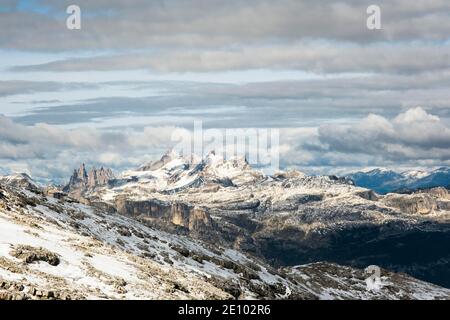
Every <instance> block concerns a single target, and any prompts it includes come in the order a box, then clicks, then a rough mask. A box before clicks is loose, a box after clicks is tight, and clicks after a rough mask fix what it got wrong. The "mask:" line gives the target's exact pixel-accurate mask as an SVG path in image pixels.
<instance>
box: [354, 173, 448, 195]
mask: <svg viewBox="0 0 450 320" xmlns="http://www.w3.org/2000/svg"><path fill="white" fill-rule="evenodd" d="M347 177H348V178H350V179H351V180H353V181H354V182H355V184H356V185H357V186H360V187H363V188H369V189H372V190H374V191H376V192H378V193H381V194H386V193H389V192H396V191H403V192H404V191H415V190H419V189H428V188H433V187H450V169H449V168H439V169H436V170H432V171H429V172H427V171H417V170H410V171H403V172H395V171H392V170H386V169H374V170H371V171H365V172H363V171H360V172H355V173H351V174H349V175H347Z"/></svg>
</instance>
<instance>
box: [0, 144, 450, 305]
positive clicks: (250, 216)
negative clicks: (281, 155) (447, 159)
mask: <svg viewBox="0 0 450 320" xmlns="http://www.w3.org/2000/svg"><path fill="white" fill-rule="evenodd" d="M89 172H90V173H89ZM0 219H2V223H0V226H3V229H4V230H3V231H2V232H0V243H3V247H0V249H1V250H2V251H1V252H2V253H3V254H2V259H1V260H0V278H2V279H0V280H4V281H6V282H5V283H7V285H6V286H9V287H8V288H12V289H11V290H9V289H8V290H9V291H8V290H6V291H5V290H3V289H1V288H0V294H5V295H6V294H9V296H8V297H11V298H17V297H19V298H27V299H28V298H30V299H35V298H51V297H55V296H57V297H58V298H62V297H65V298H67V297H69V298H88V299H89V298H111V299H117V298H142V299H155V298H161V299H171V298H176V299H178V298H193V299H205V298H211V299H222V298H223V299H226V298H238V299H248V298H255V299H265V298H273V299H287V298H289V299H434V298H437V299H449V298H450V290H448V289H444V288H443V287H446V288H450V271H449V270H450V250H449V248H448V245H447V244H448V243H449V241H450V195H449V193H448V191H447V190H446V189H445V188H440V187H437V188H431V189H423V190H418V191H415V192H410V193H409V194H396V193H391V194H386V195H383V194H379V193H376V192H374V191H372V190H370V189H367V188H363V187H359V186H357V185H355V183H354V182H353V181H352V180H351V179H349V178H346V177H344V178H339V177H336V176H308V175H306V174H304V173H302V172H299V171H287V172H279V173H276V174H273V175H266V174H264V173H262V172H260V171H258V170H255V169H253V168H252V167H251V166H250V165H249V164H248V163H247V161H246V159H245V158H231V159H224V158H222V157H221V156H219V155H216V154H215V153H214V152H211V153H209V154H208V155H207V156H205V157H204V158H200V157H194V156H189V157H183V156H180V155H178V154H177V153H175V152H168V153H167V154H165V155H163V157H162V158H161V159H160V160H157V161H155V162H151V163H147V164H144V165H142V166H141V167H139V168H136V169H132V170H127V171H124V172H122V173H119V174H116V175H114V174H112V172H111V171H110V170H108V169H105V168H101V169H95V168H93V169H92V170H90V171H87V170H86V167H85V165H82V166H81V167H80V168H79V169H77V170H75V171H74V172H73V175H72V177H71V178H70V179H69V182H68V184H67V185H66V186H64V187H56V186H40V185H38V184H36V183H34V182H33V180H32V178H31V177H29V176H27V175H16V176H7V177H2V178H0ZM8 230H13V231H8ZM21 261H22V262H21ZM15 265H17V266H18V267H17V268H14V266H15ZM370 265H377V266H379V267H380V268H381V270H382V279H383V281H384V284H385V285H384V287H383V288H382V289H381V290H379V291H375V292H373V291H371V290H368V289H367V287H366V279H367V276H368V275H367V273H366V272H365V271H364V269H365V268H366V267H368V266H370ZM149 270H151V271H149ZM173 275H176V276H173ZM21 279H22V280H21ZM0 283H1V281H0ZM431 283H432V284H431ZM14 288H16V289H17V288H22V290H16V289H14ZM24 288H25V289H24ZM14 290H15V291H14ZM36 292H39V294H37V293H36ZM50 292H51V293H50Z"/></svg>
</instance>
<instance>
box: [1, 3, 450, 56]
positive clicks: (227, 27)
mask: <svg viewBox="0 0 450 320" xmlns="http://www.w3.org/2000/svg"><path fill="white" fill-rule="evenodd" d="M70 4H73V1H70V0H63V1H60V0H42V1H39V2H35V5H34V6H35V7H33V6H31V8H29V10H14V9H11V8H10V9H9V10H8V11H6V12H2V13H0V15H1V16H0V47H2V48H13V49H24V50H43V51H67V50H102V49H142V48H154V47H178V48H185V49H187V48H199V47H203V48H217V47H222V48H226V47H233V46H236V45H255V44H259V45H261V44H270V43H274V42H285V43H292V42H296V41H299V40H303V39H327V40H333V41H334V40H338V41H351V42H358V43H368V42H378V41H411V40H420V39H421V40H432V41H436V40H447V39H448V30H449V29H450V21H449V19H448V12H449V10H450V4H449V3H448V1H446V0H434V1H425V0H420V1H415V3H414V4H411V2H410V1H406V0H379V1H377V4H378V5H380V7H381V8H382V23H383V29H382V30H379V31H377V32H372V31H370V30H368V29H367V28H366V18H367V15H366V8H367V7H368V6H369V5H371V4H373V3H372V1H356V0H349V1H345V2H343V1H326V2H317V1H313V0H302V1H300V0H280V1H266V0H255V1H245V0H230V1H220V0H208V1H205V0H174V1H162V0H161V1H143V0H132V1H126V2H125V1H119V0H115V1H104V0H78V1H77V4H78V5H79V6H80V7H81V8H82V13H83V14H84V15H83V17H84V18H83V23H82V30H80V32H73V31H70V30H67V29H66V28H65V19H66V18H67V15H66V13H65V9H66V8H67V6H68V5H70ZM37 7H40V8H45V10H36V9H37ZM33 9H34V10H33Z"/></svg>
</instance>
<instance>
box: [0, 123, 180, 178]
mask: <svg viewBox="0 0 450 320" xmlns="http://www.w3.org/2000/svg"><path fill="white" fill-rule="evenodd" d="M173 130H174V128H171V127H164V126H160V127H148V128H144V129H143V130H140V131H133V130H120V131H110V130H104V131H101V130H97V129H93V128H85V127H81V128H77V129H72V130H68V129H63V128H60V127H57V126H52V125H48V124H45V123H40V124H36V125H33V126H26V125H22V124H18V123H16V122H14V121H12V120H11V119H10V118H7V117H5V116H1V115H0V166H3V169H5V168H9V169H11V170H14V169H15V168H18V167H20V168H28V170H27V171H29V172H30V173H32V174H33V175H35V176H37V177H38V178H39V177H41V178H52V179H55V180H59V179H65V178H67V175H68V174H69V173H70V172H71V169H72V168H73V167H74V166H77V165H78V164H79V163H82V162H86V163H90V164H97V165H105V166H111V167H113V168H124V167H129V166H137V165H138V164H141V163H142V162H144V161H146V160H149V159H151V158H152V157H155V156H158V155H160V154H161V153H162V152H164V151H165V150H167V149H168V148H170V147H171V145H173V142H172V141H171V134H172V131H173Z"/></svg>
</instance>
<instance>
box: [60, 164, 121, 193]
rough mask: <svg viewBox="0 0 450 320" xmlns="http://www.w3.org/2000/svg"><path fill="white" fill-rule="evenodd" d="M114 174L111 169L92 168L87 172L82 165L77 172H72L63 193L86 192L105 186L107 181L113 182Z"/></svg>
mask: <svg viewBox="0 0 450 320" xmlns="http://www.w3.org/2000/svg"><path fill="white" fill-rule="evenodd" d="M114 178H115V177H114V174H113V172H112V170H111V169H105V168H103V167H101V168H100V169H96V168H95V167H93V168H92V169H91V170H90V171H89V172H87V171H86V166H85V164H84V163H83V164H82V165H81V166H80V168H78V170H74V171H73V174H72V176H71V177H70V181H69V183H68V184H67V185H66V186H65V187H64V189H63V191H64V192H74V191H81V192H84V191H86V190H94V189H95V188H97V187H101V186H105V185H107V184H108V182H109V181H111V180H113V179H114Z"/></svg>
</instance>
